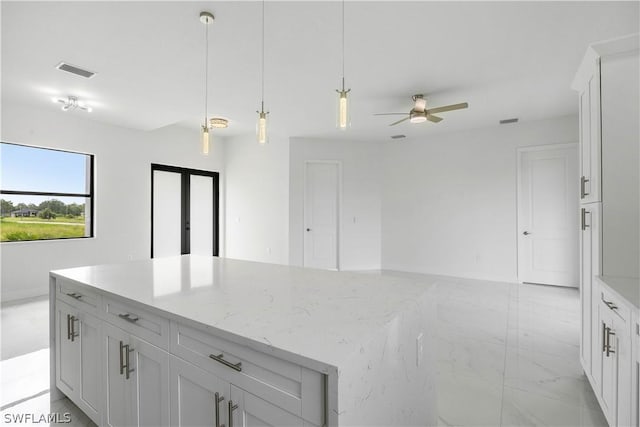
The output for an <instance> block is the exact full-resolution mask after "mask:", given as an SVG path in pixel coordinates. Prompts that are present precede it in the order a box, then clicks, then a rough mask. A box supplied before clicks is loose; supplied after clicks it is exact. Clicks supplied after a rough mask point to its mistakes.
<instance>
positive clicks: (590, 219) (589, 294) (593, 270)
mask: <svg viewBox="0 0 640 427" xmlns="http://www.w3.org/2000/svg"><path fill="white" fill-rule="evenodd" d="M600 208H601V204H600V203H588V204H584V205H582V206H581V207H580V229H581V231H580V303H581V304H580V306H581V310H582V311H581V316H580V317H581V318H580V320H581V322H580V323H581V325H580V326H581V336H580V358H581V361H582V366H583V367H584V370H585V372H586V373H587V375H591V378H592V380H593V382H594V383H595V384H596V385H598V384H600V375H601V373H600V370H599V369H600V368H599V367H600V356H601V349H602V347H600V341H599V339H598V331H600V327H599V323H598V316H597V313H598V307H599V302H600V294H599V288H598V285H597V283H596V281H595V280H594V278H593V277H594V276H597V275H599V274H600V269H601V264H602V262H601V257H600V235H601V222H600Z"/></svg>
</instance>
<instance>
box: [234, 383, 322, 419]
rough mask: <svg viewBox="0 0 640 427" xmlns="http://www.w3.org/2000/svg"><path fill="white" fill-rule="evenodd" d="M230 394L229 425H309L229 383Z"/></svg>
mask: <svg viewBox="0 0 640 427" xmlns="http://www.w3.org/2000/svg"><path fill="white" fill-rule="evenodd" d="M230 395H231V400H229V403H228V404H227V412H228V415H229V427H234V426H242V427H258V426H260V427H262V426H278V427H288V426H299V427H302V426H305V425H311V424H307V423H305V422H304V421H303V420H302V419H301V418H298V417H297V416H295V415H293V414H291V413H289V412H287V411H285V410H284V409H282V408H279V407H278V406H275V405H273V404H272V403H269V402H267V401H266V400H263V399H260V398H259V397H256V396H254V395H253V394H251V393H248V392H246V391H244V390H242V389H240V388H238V387H236V386H234V385H233V384H232V385H231V393H230Z"/></svg>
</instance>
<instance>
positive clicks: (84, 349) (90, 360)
mask: <svg viewBox="0 0 640 427" xmlns="http://www.w3.org/2000/svg"><path fill="white" fill-rule="evenodd" d="M78 316H79V318H80V322H79V326H80V331H79V338H80V342H79V343H78V351H79V359H80V364H79V366H78V367H77V368H76V369H79V371H80V389H79V395H78V400H77V402H76V403H77V405H78V406H79V407H80V409H82V410H83V411H84V413H85V414H87V415H88V416H89V417H90V418H91V419H92V420H93V421H94V422H95V423H96V424H100V423H101V418H100V417H101V409H102V408H101V406H102V381H101V380H102V351H101V345H100V340H101V336H102V326H101V321H100V320H98V319H97V318H96V317H94V316H91V315H89V314H87V313H84V312H82V311H80V312H79V313H78Z"/></svg>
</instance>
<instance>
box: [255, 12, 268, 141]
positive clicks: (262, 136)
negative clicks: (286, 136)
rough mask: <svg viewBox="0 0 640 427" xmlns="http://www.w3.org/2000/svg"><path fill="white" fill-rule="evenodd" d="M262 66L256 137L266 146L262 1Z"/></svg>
mask: <svg viewBox="0 0 640 427" xmlns="http://www.w3.org/2000/svg"><path fill="white" fill-rule="evenodd" d="M261 60H262V64H261V72H262V92H261V101H260V111H256V113H258V123H257V124H256V137H257V139H258V144H266V143H267V141H268V140H269V135H268V134H267V114H269V112H268V111H266V112H265V111H264V0H262V57H261Z"/></svg>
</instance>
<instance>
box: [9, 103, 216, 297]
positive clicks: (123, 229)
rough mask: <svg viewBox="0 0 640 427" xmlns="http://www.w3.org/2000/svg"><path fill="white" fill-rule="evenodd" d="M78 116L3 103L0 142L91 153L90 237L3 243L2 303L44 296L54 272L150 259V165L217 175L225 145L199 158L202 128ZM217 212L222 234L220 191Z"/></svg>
mask: <svg viewBox="0 0 640 427" xmlns="http://www.w3.org/2000/svg"><path fill="white" fill-rule="evenodd" d="M83 114H86V113H84V112H70V113H64V112H62V111H59V110H57V109H56V110H37V109H34V108H30V107H29V108H27V107H23V106H17V105H3V106H2V124H3V127H2V136H1V138H2V140H3V141H6V142H14V143H19V144H25V145H34V146H39V147H48V148H59V149H64V150H71V151H78V152H84V153H90V154H95V238H89V239H73V240H56V241H40V242H8V243H2V244H1V245H0V250H1V259H2V264H1V266H2V272H1V275H0V278H1V286H2V289H1V293H0V298H1V300H2V301H7V300H13V299H20V298H26V297H30V296H35V295H43V294H46V293H47V292H48V283H49V282H48V272H49V271H50V270H52V269H59V268H67V267H75V266H81V265H90V264H100V263H111V262H122V261H126V260H128V259H141V258H148V257H149V255H150V235H151V230H150V228H151V218H150V212H151V166H150V164H151V163H162V164H170V165H177V166H183V167H189V168H194V169H205V170H211V171H219V172H222V164H223V163H222V157H223V155H224V153H223V144H219V143H215V142H214V145H213V147H212V153H211V154H210V155H209V156H208V157H205V156H202V155H201V154H200V153H199V149H200V145H199V129H193V130H190V129H186V128H182V127H167V128H163V129H160V130H157V131H153V132H141V131H134V130H130V129H125V128H120V127H114V126H108V125H104V124H100V123H98V122H95V121H92V120H89V118H86V117H83ZM221 175H222V174H221ZM221 181H222V182H221V188H222V189H224V182H223V179H222V180H221ZM220 210H221V216H222V218H221V231H222V232H224V190H222V191H221V206H220ZM221 242H224V234H223V235H222V236H221ZM221 247H222V248H223V247H224V246H223V245H221Z"/></svg>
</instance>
